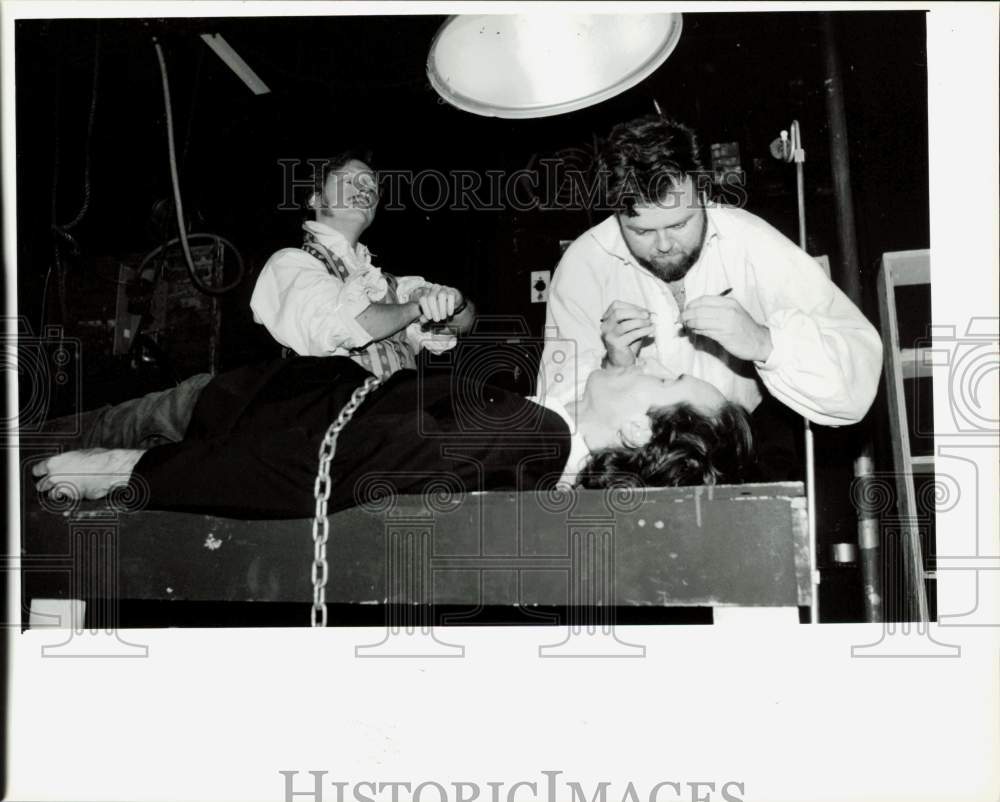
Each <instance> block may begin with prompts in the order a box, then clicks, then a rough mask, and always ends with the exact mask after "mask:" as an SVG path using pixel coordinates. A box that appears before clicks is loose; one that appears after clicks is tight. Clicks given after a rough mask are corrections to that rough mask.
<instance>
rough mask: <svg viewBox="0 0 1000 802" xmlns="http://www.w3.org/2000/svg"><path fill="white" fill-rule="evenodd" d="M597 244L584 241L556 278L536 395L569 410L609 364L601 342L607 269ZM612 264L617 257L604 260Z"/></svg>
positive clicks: (570, 250) (569, 251) (571, 248)
mask: <svg viewBox="0 0 1000 802" xmlns="http://www.w3.org/2000/svg"><path fill="white" fill-rule="evenodd" d="M593 251H594V246H593V244H592V243H589V242H587V241H586V236H584V237H581V238H580V239H578V240H577V241H576V242H574V243H573V244H572V245H570V246H569V248H567V249H566V253H565V254H563V257H562V259H561V260H560V261H559V265H558V267H556V270H555V273H554V274H553V276H552V284H551V285H550V287H549V300H548V304H547V307H546V310H545V346H544V348H543V349H542V358H541V362H540V365H539V373H538V382H537V385H536V392H537V393H538V394H539V395H542V394H543V393H544V394H545V396H546V397H551V398H553V399H556V400H557V401H559V402H561V403H563V404H567V403H569V402H572V401H575V400H576V399H577V398H580V397H581V396H582V395H583V390H584V387H585V386H586V384H587V377H588V376H589V375H590V374H591V373H592V372H593V371H595V370H597V369H598V368H600V366H601V360H603V359H604V350H605V349H604V343H603V341H602V340H601V329H600V325H601V324H600V319H601V315H602V314H604V309H602V308H601V304H602V299H601V292H600V289H599V288H600V287H602V286H603V284H604V281H603V279H602V278H601V272H602V269H601V267H600V266H599V265H598V264H597V262H596V261H594V256H592V255H591V254H592V253H593ZM601 257H602V258H603V259H604V260H605V261H607V260H614V259H615V257H613V256H610V255H607V254H603V253H602V254H601Z"/></svg>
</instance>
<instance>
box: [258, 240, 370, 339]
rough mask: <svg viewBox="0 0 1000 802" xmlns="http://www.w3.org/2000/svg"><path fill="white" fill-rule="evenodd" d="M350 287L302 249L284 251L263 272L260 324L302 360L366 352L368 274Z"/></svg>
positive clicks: (351, 283)
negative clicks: (363, 349) (346, 351)
mask: <svg viewBox="0 0 1000 802" xmlns="http://www.w3.org/2000/svg"><path fill="white" fill-rule="evenodd" d="M354 278H355V277H354V276H352V277H351V280H349V281H348V282H347V284H346V285H345V283H344V282H343V281H341V280H340V279H339V278H337V277H336V276H334V275H331V274H330V273H328V272H327V270H326V267H325V266H324V265H323V264H322V263H321V262H320V261H319V260H318V259H316V258H314V257H312V256H310V255H309V254H307V253H306V252H305V251H302V250H300V249H298V248H285V249H283V250H280V251H278V252H277V253H276V254H274V255H273V256H272V257H271V258H270V259H268V261H267V264H265V265H264V268H263V269H262V270H261V272H260V276H259V277H258V279H257V284H256V286H255V287H254V291H253V295H252V297H251V299H250V308H251V310H253V317H254V320H255V321H256V322H257V323H261V324H262V325H264V326H265V327H266V328H267V330H268V331H269V332H270V333H271V336H272V337H274V339H275V340H277V341H278V342H279V343H281V344H282V345H284V346H286V347H287V348H291V349H292V350H293V351H294V352H295V353H297V354H299V355H300V356H327V355H329V354H331V353H335V352H336V351H338V350H341V349H351V348H360V347H362V346H364V345H367V344H368V343H369V342H371V335H370V334H369V333H368V332H367V331H366V330H365V329H364V327H363V326H361V324H360V323H358V322H357V320H356V318H357V316H358V315H359V314H360V313H361V312H363V311H364V310H365V309H367V308H368V306H369V305H370V304H371V299H370V298H369V293H368V291H367V286H366V282H365V281H364V279H363V277H362V274H358V279H357V280H356V281H355V280H354Z"/></svg>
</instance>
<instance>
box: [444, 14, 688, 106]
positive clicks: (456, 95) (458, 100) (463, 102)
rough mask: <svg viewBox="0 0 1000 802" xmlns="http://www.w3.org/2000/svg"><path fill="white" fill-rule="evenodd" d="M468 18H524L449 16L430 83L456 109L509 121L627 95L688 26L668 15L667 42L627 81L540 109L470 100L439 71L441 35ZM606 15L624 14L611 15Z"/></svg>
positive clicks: (680, 16)
mask: <svg viewBox="0 0 1000 802" xmlns="http://www.w3.org/2000/svg"><path fill="white" fill-rule="evenodd" d="M468 16H477V17H498V16H522V15H516V14H510V15H504V14H452V15H451V16H449V17H448V18H447V19H446V20H445V21H444V22H442V23H441V27H439V28H438V30H437V32H436V33H435V34H434V38H433V39H432V40H431V46H430V50H429V51H428V53H427V80H428V81H429V82H430V85H431V87H433V89H434V91H435V92H437V94H438V96H439V97H440V98H442V99H443V100H444V101H445V102H447V103H449V104H451V105H452V106H454V107H455V108H457V109H461V110H462V111H467V112H470V113H471V114H476V115H479V116H481V117H497V118H500V119H505V120H523V119H537V118H541V117H553V116H555V115H557V114H567V113H569V112H573V111H579V110H580V109H585V108H589V107H590V106H595V105H597V104H598V103H601V102H603V101H605V100H609V99H610V98H613V97H615V96H617V95H620V94H621V93H622V92H627V91H628V90H629V89H632V88H633V87H634V86H636V85H637V84H639V83H641V82H642V81H644V80H646V78H648V77H649V76H650V75H652V74H653V73H654V72H656V70H658V69H659V68H660V67H661V66H662V65H663V63H664V62H665V61H666V60H667V59H668V58H669V57H670V54H671V53H673V52H674V50H675V49H676V47H677V43H678V41H680V37H681V32H682V30H683V27H684V15H683V14H682V13H681V12H679V11H678V12H665V13H664V14H663V16H668V17H672V18H673V19H674V20H675V24H673V25H671V26H670V29H669V32H668V35H667V36H666V38H665V40H664V43H663V44H662V45H661V46H660V47H659V48H658V49H657V50H656V51H654V54H653V56H651V57H650V58H648V59H646V60H645V61H644V62H643V63H642V64H641V65H639V67H637V68H636V69H634V70H632V71H631V72H630V73H628V74H627V75H626V76H625V77H624V78H623V79H621V80H619V81H617V82H615V83H614V84H612V85H611V86H609V87H606V88H605V89H601V90H598V91H596V92H592V93H590V94H589V95H584V96H583V97H578V98H575V99H573V100H567V101H563V102H560V103H544V104H538V105H536V106H498V105H496V104H492V103H484V102H482V101H479V100H475V99H473V98H470V97H469V96H468V95H465V94H463V93H461V92H456V91H454V90H452V89H451V87H450V86H449V85H448V83H447V81H446V80H445V78H444V77H443V76H442V75H441V74H440V73H439V72H438V70H437V67H436V66H435V64H434V52H435V49H436V47H437V43H438V40H439V39H440V38H441V35H442V34H443V33H444V31H445V30H446V29H447V28H448V26H449V25H450V24H451V23H452V21H453V20H455V19H457V18H459V17H468ZM590 16H597V15H590ZM603 16H624V15H611V14H609V15H603ZM644 16H650V15H644Z"/></svg>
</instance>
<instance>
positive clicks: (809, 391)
mask: <svg viewBox="0 0 1000 802" xmlns="http://www.w3.org/2000/svg"><path fill="white" fill-rule="evenodd" d="M761 222H762V221H761ZM765 225H766V224H765ZM768 228H770V227H768ZM772 230H773V229H772ZM774 234H775V235H776V236H777V239H774V240H773V241H771V242H768V247H767V248H766V251H764V250H763V249H756V251H755V249H751V252H750V261H751V264H750V265H749V269H750V271H751V273H752V275H753V276H754V281H755V284H756V294H757V296H758V301H759V303H760V310H761V313H762V315H763V317H764V320H763V321H759V322H763V324H764V325H766V326H767V327H768V329H769V330H770V332H771V341H772V344H773V350H772V351H771V355H770V356H769V357H768V359H767V361H766V362H757V363H755V364H756V367H757V371H758V374H759V375H760V378H761V380H762V381H763V383H764V385H765V386H766V387H767V389H768V390H769V391H770V392H771V394H772V395H774V396H775V397H776V398H778V399H779V400H780V401H782V402H783V403H785V404H787V405H788V406H789V407H791V408H792V409H794V410H795V411H796V412H798V413H799V414H801V415H803V416H805V417H806V418H809V419H810V420H812V421H815V422H816V423H820V424H824V425H828V426H842V425H844V424H850V423H857V422H858V421H859V420H861V419H862V418H863V417H864V416H865V414H866V413H867V412H868V409H869V408H870V407H871V405H872V402H873V401H874V400H875V394H876V392H877V391H878V382H879V377H880V376H881V373H882V341H881V338H880V337H879V334H878V332H877V331H876V329H875V327H874V326H872V324H871V323H869V322H868V320H867V319H866V318H865V316H864V315H863V314H862V313H861V311H860V310H859V309H858V308H857V307H856V306H855V305H854V304H853V303H852V302H851V300H850V299H849V298H848V297H847V296H846V295H845V294H844V293H843V292H842V291H841V290H840V289H839V288H838V287H837V286H836V285H835V284H834V283H833V282H831V281H830V280H829V279H828V278H827V277H826V275H825V274H824V272H823V270H822V269H821V268H820V267H819V265H818V264H817V263H816V261H815V260H814V259H813V258H812V257H811V256H809V255H808V254H807V253H805V252H804V251H802V250H801V249H800V248H798V247H797V246H796V245H795V244H794V243H792V242H791V241H790V240H788V239H786V238H785V237H784V236H783V235H781V234H780V233H778V232H777V231H776V230H774Z"/></svg>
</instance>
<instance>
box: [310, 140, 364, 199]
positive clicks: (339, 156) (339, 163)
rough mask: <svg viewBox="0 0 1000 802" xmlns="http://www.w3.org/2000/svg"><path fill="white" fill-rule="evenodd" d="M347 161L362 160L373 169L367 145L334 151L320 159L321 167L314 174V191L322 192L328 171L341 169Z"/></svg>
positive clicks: (328, 174) (332, 171)
mask: <svg viewBox="0 0 1000 802" xmlns="http://www.w3.org/2000/svg"><path fill="white" fill-rule="evenodd" d="M349 161H359V162H364V163H365V164H367V165H368V166H369V167H371V168H372V170H374V169H375V165H374V163H373V156H372V149H371V148H367V147H350V148H345V149H344V150H341V151H339V152H338V153H334V154H333V155H332V156H327V157H326V158H325V159H323V160H322V161H321V169H320V170H319V171H318V172H317V173H316V174H315V175H316V191H317V192H322V191H323V187H325V186H326V179H327V178H329V176H330V173H335V172H337V171H338V170H342V169H343V168H344V167H345V166H347V163H348V162H349Z"/></svg>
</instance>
